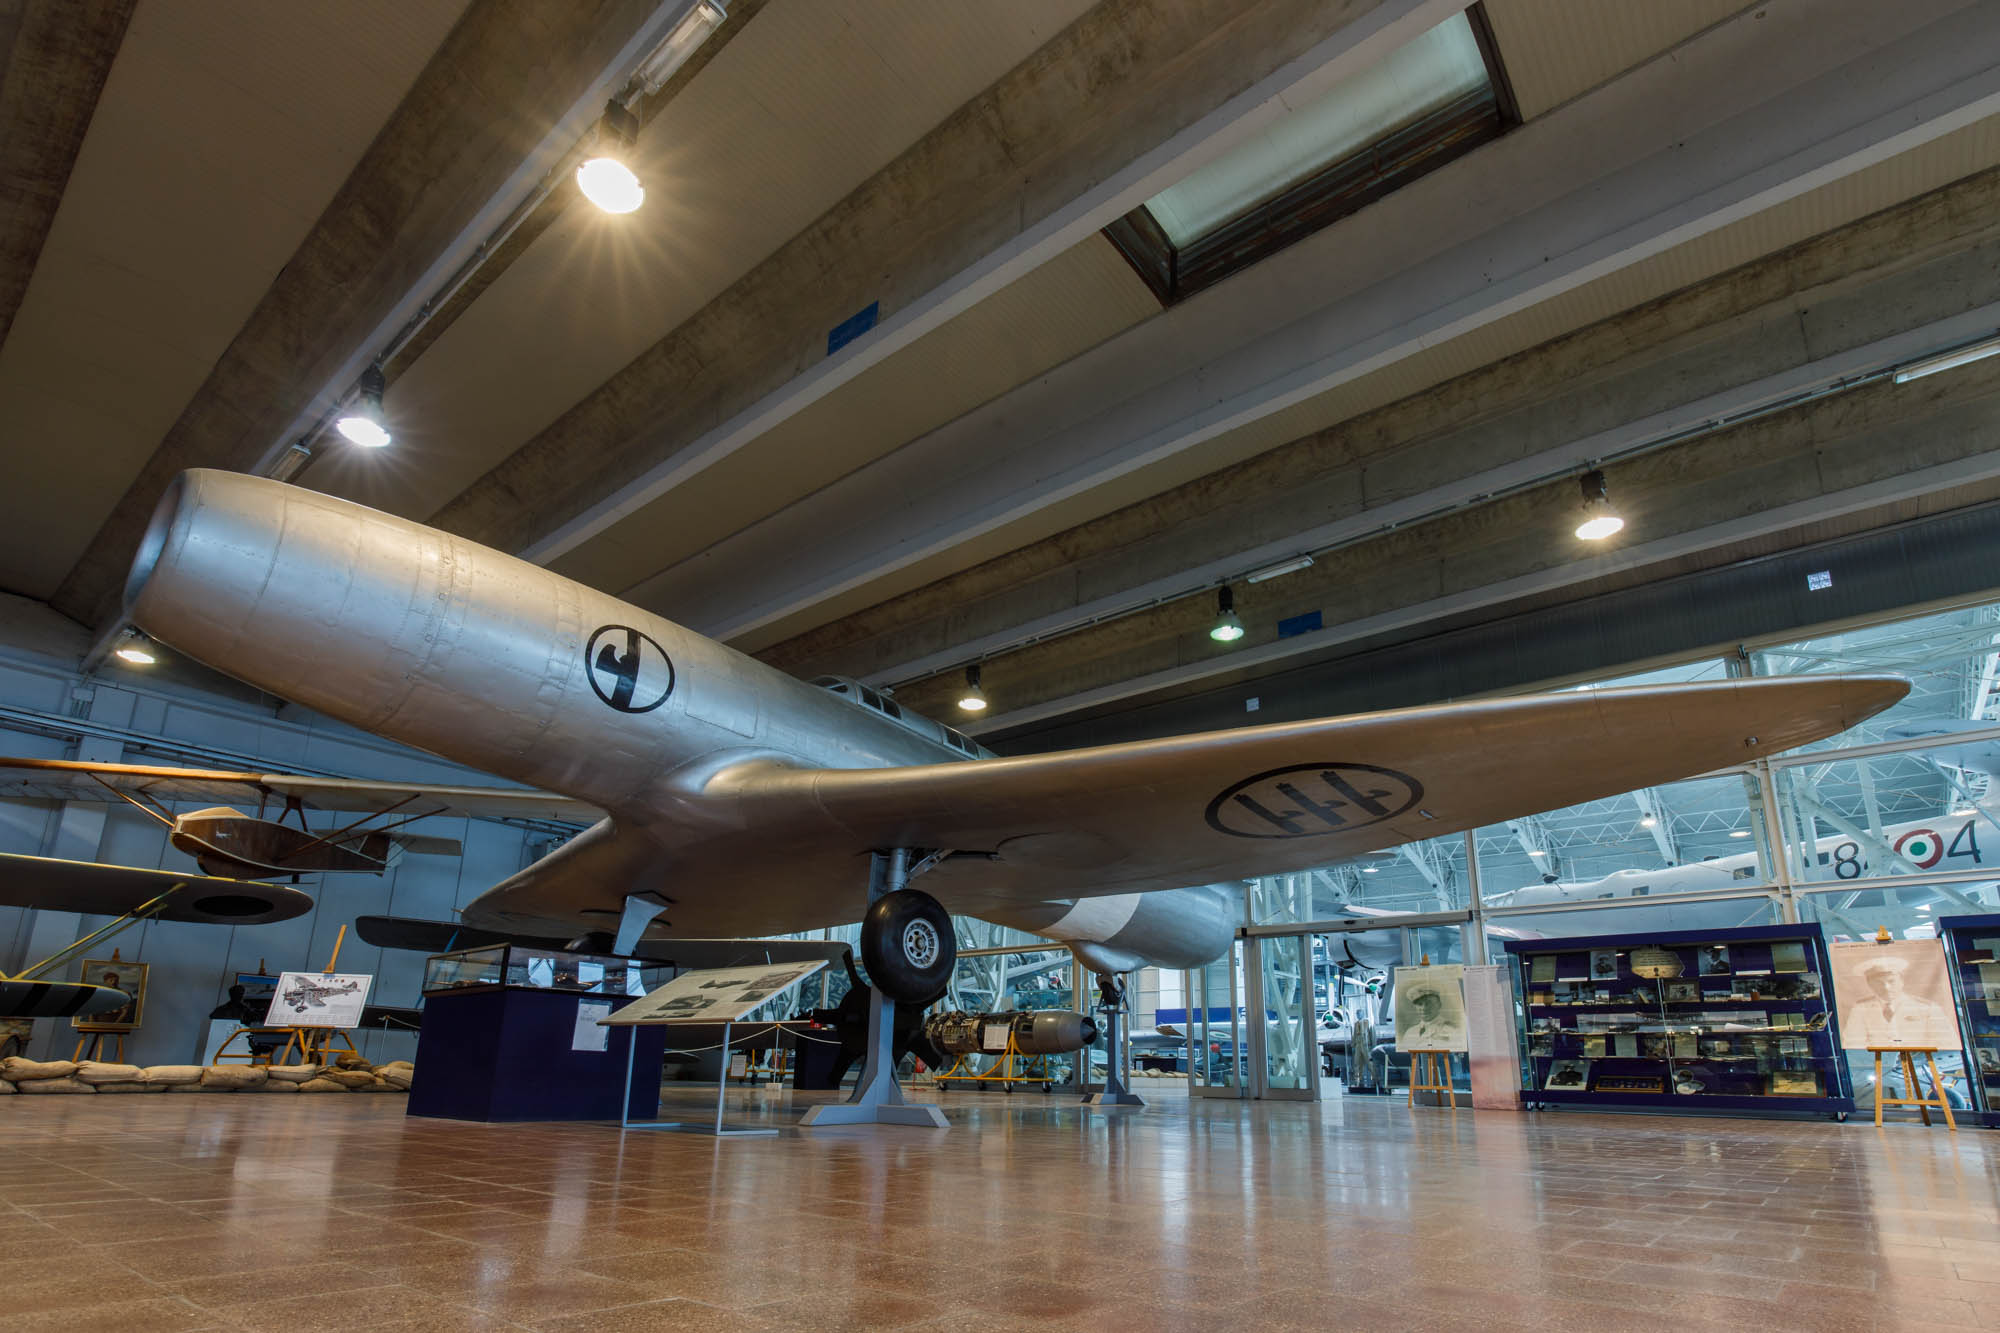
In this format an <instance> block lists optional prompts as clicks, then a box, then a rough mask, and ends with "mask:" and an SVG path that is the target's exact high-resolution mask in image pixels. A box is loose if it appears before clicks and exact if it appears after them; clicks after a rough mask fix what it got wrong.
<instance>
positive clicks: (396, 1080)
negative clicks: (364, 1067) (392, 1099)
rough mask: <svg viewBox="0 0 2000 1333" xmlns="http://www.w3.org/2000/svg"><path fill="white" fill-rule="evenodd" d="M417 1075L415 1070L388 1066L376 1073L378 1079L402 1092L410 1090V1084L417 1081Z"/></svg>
mask: <svg viewBox="0 0 2000 1333" xmlns="http://www.w3.org/2000/svg"><path fill="white" fill-rule="evenodd" d="M416 1073H417V1071H416V1070H414V1069H395V1068H392V1067H388V1066H385V1067H383V1068H381V1069H378V1070H376V1071H375V1074H376V1077H378V1078H380V1079H381V1080H382V1081H383V1082H384V1083H387V1084H388V1085H389V1086H390V1087H392V1088H395V1089H397V1090H398V1091H400V1092H408V1091H409V1090H410V1084H411V1083H413V1082H415V1081H416Z"/></svg>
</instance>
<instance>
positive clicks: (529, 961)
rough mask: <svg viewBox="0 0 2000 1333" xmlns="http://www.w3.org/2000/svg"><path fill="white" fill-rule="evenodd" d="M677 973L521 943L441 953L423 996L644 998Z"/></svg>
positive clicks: (429, 969)
mask: <svg viewBox="0 0 2000 1333" xmlns="http://www.w3.org/2000/svg"><path fill="white" fill-rule="evenodd" d="M672 973H673V968H671V967H669V966H668V965H666V964H664V963H659V964H650V965H649V964H645V963H635V962H633V961H632V960H631V959H629V958H617V957H613V956H610V955H608V954H594V953H571V952H569V951H567V950H563V949H547V948H537V947H531V946H528V945H521V944H494V945H488V946H487V947H485V948H480V949H461V950H459V951H458V952H456V953H441V954H438V955H436V956H435V957H433V958H431V959H430V960H429V961H428V962H426V963H425V964H424V994H425V995H438V994H444V993H456V992H459V991H465V990H475V989H496V988H499V987H503V986H513V987H518V988H521V989H530V990H546V991H568V992H571V993H573V994H577V995H644V994H645V993H646V992H647V991H649V990H651V989H652V988H653V987H654V986H656V985H658V984H659V983H660V982H662V981H664V980H666V979H667V978H668V977H670V976H671V975H672Z"/></svg>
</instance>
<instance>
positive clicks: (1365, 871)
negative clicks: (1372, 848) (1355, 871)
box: [1361, 866, 1382, 875]
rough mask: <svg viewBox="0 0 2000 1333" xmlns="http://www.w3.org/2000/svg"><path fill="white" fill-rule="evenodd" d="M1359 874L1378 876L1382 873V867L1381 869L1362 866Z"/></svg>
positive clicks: (1379, 867)
mask: <svg viewBox="0 0 2000 1333" xmlns="http://www.w3.org/2000/svg"><path fill="white" fill-rule="evenodd" d="M1361 873H1362V874H1364V875H1379V874H1381V873H1382V867H1381V866H1363V867H1361Z"/></svg>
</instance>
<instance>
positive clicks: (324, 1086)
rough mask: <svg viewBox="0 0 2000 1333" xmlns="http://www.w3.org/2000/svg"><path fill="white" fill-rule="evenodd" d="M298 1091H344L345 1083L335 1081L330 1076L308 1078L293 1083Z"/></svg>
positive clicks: (345, 1088)
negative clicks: (301, 1081)
mask: <svg viewBox="0 0 2000 1333" xmlns="http://www.w3.org/2000/svg"><path fill="white" fill-rule="evenodd" d="M293 1086H294V1087H296V1088H297V1089H298V1090H299V1091H300V1092H346V1091H347V1085H346V1084H345V1083H336V1082H334V1081H333V1080H332V1079H330V1078H309V1079H307V1080H306V1081H305V1082H303V1083H296V1084H293Z"/></svg>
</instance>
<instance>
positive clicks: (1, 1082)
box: [0, 1078, 14, 1097]
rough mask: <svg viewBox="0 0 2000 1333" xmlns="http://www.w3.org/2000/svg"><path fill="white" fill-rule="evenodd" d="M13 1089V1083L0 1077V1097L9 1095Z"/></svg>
mask: <svg viewBox="0 0 2000 1333" xmlns="http://www.w3.org/2000/svg"><path fill="white" fill-rule="evenodd" d="M13 1091H14V1085H13V1084H12V1083H9V1082H8V1081H7V1080H6V1079H4V1078H0V1097H7V1096H11V1095H12V1094H13Z"/></svg>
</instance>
